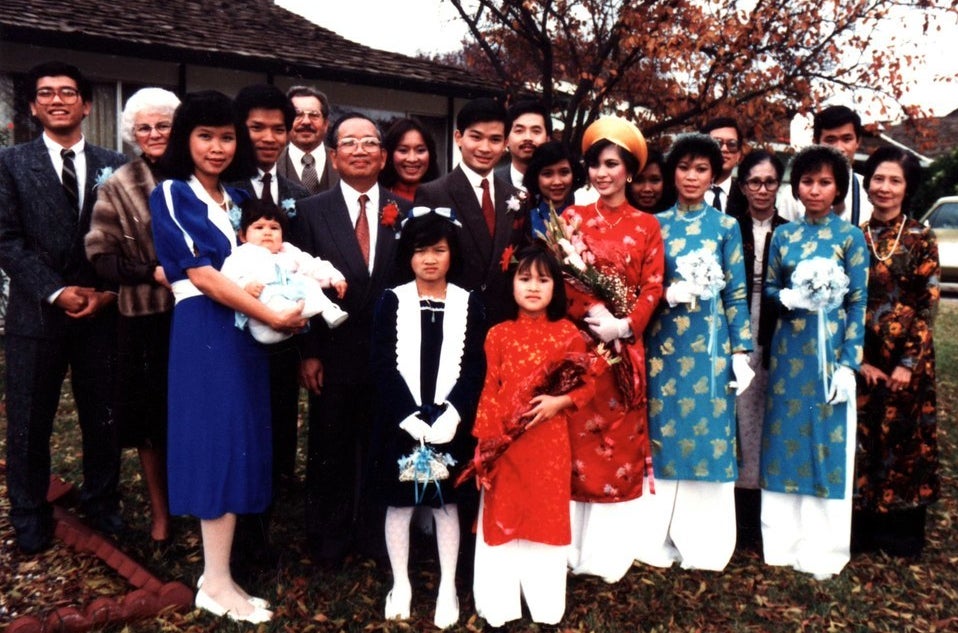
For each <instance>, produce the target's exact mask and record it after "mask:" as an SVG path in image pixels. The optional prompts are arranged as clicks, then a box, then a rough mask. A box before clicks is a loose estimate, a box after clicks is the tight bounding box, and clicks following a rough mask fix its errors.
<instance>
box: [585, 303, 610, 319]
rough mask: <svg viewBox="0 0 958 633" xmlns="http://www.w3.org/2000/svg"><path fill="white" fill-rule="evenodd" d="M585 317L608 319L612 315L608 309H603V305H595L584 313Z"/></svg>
mask: <svg viewBox="0 0 958 633" xmlns="http://www.w3.org/2000/svg"><path fill="white" fill-rule="evenodd" d="M585 315H586V316H587V317H604V316H608V317H610V316H612V313H611V312H609V309H608V308H607V307H605V304H604V303H596V304H594V305H593V306H592V307H591V308H589V311H588V312H586V313H585Z"/></svg>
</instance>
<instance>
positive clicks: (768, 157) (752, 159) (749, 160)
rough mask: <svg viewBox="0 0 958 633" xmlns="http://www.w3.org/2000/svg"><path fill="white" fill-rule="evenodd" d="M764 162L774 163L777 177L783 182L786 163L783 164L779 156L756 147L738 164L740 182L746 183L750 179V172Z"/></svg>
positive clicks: (741, 183) (773, 166)
mask: <svg viewBox="0 0 958 633" xmlns="http://www.w3.org/2000/svg"><path fill="white" fill-rule="evenodd" d="M764 162H769V163H771V164H772V168H773V169H774V170H775V177H776V178H777V179H778V181H779V182H782V178H784V177H785V165H784V164H782V161H781V160H780V159H779V157H778V156H776V155H775V154H773V153H771V152H768V151H765V150H764V149H756V150H752V151H751V152H749V153H748V154H746V155H745V158H743V159H742V162H741V163H739V164H738V183H739V184H740V185H744V184H745V181H746V180H748V173H749V172H750V171H752V169H754V168H755V166H756V165H760V164H762V163H764Z"/></svg>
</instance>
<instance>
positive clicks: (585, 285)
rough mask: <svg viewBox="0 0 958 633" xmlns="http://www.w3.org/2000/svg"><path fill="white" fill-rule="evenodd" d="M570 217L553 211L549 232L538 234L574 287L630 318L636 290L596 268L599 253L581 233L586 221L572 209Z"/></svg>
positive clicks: (612, 311)
mask: <svg viewBox="0 0 958 633" xmlns="http://www.w3.org/2000/svg"><path fill="white" fill-rule="evenodd" d="M566 214H567V215H568V219H566V218H564V217H562V216H560V215H559V214H557V213H556V212H555V209H552V208H550V209H549V219H548V220H547V221H546V223H545V225H546V232H545V234H543V233H538V237H539V238H540V239H542V240H543V241H544V242H545V244H546V245H547V246H548V247H549V250H551V251H552V253H553V254H554V255H555V256H556V259H558V260H559V265H560V266H561V268H562V274H563V277H564V278H565V280H566V281H567V282H569V284H570V285H572V286H573V287H574V288H576V289H578V290H579V291H581V292H585V293H588V294H590V295H592V296H593V297H595V298H596V299H599V300H600V301H602V302H603V303H604V304H605V305H606V307H608V308H609V312H611V313H612V315H613V316H615V317H616V318H620V319H621V318H624V317H627V316H628V315H629V314H630V313H631V312H632V308H633V306H634V304H635V300H636V296H635V290H634V289H633V288H631V287H630V286H629V284H627V283H625V280H623V279H622V277H621V276H620V275H619V274H617V273H616V272H615V271H614V270H606V269H602V268H600V267H599V266H597V265H596V259H595V254H593V252H592V251H591V250H589V247H588V245H587V244H586V243H585V238H584V237H583V235H582V232H581V231H580V230H579V227H580V226H581V224H582V218H581V217H580V216H579V215H578V214H577V213H575V212H574V211H571V210H570V211H566Z"/></svg>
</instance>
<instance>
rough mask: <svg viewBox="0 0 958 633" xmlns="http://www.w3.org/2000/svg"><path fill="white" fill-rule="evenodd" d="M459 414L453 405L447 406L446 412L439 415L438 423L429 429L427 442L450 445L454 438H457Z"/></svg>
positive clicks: (434, 423)
mask: <svg viewBox="0 0 958 633" xmlns="http://www.w3.org/2000/svg"><path fill="white" fill-rule="evenodd" d="M459 419H460V418H459V412H458V411H456V407H454V406H452V405H451V404H447V405H446V410H445V411H443V412H442V413H440V414H439V417H438V418H436V421H435V422H433V423H432V426H431V427H429V431H428V432H427V433H426V442H428V443H429V444H448V443H449V442H451V441H452V438H454V437H456V429H457V428H458V427H459Z"/></svg>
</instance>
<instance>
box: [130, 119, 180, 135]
mask: <svg viewBox="0 0 958 633" xmlns="http://www.w3.org/2000/svg"><path fill="white" fill-rule="evenodd" d="M171 129H173V124H172V123H167V122H165V121H164V122H162V123H157V124H156V125H150V124H149V123H143V124H142V125H137V126H134V128H133V132H134V133H135V134H136V135H137V136H149V135H150V134H152V133H153V130H156V131H157V132H158V133H159V134H169V133H170V130H171Z"/></svg>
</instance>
